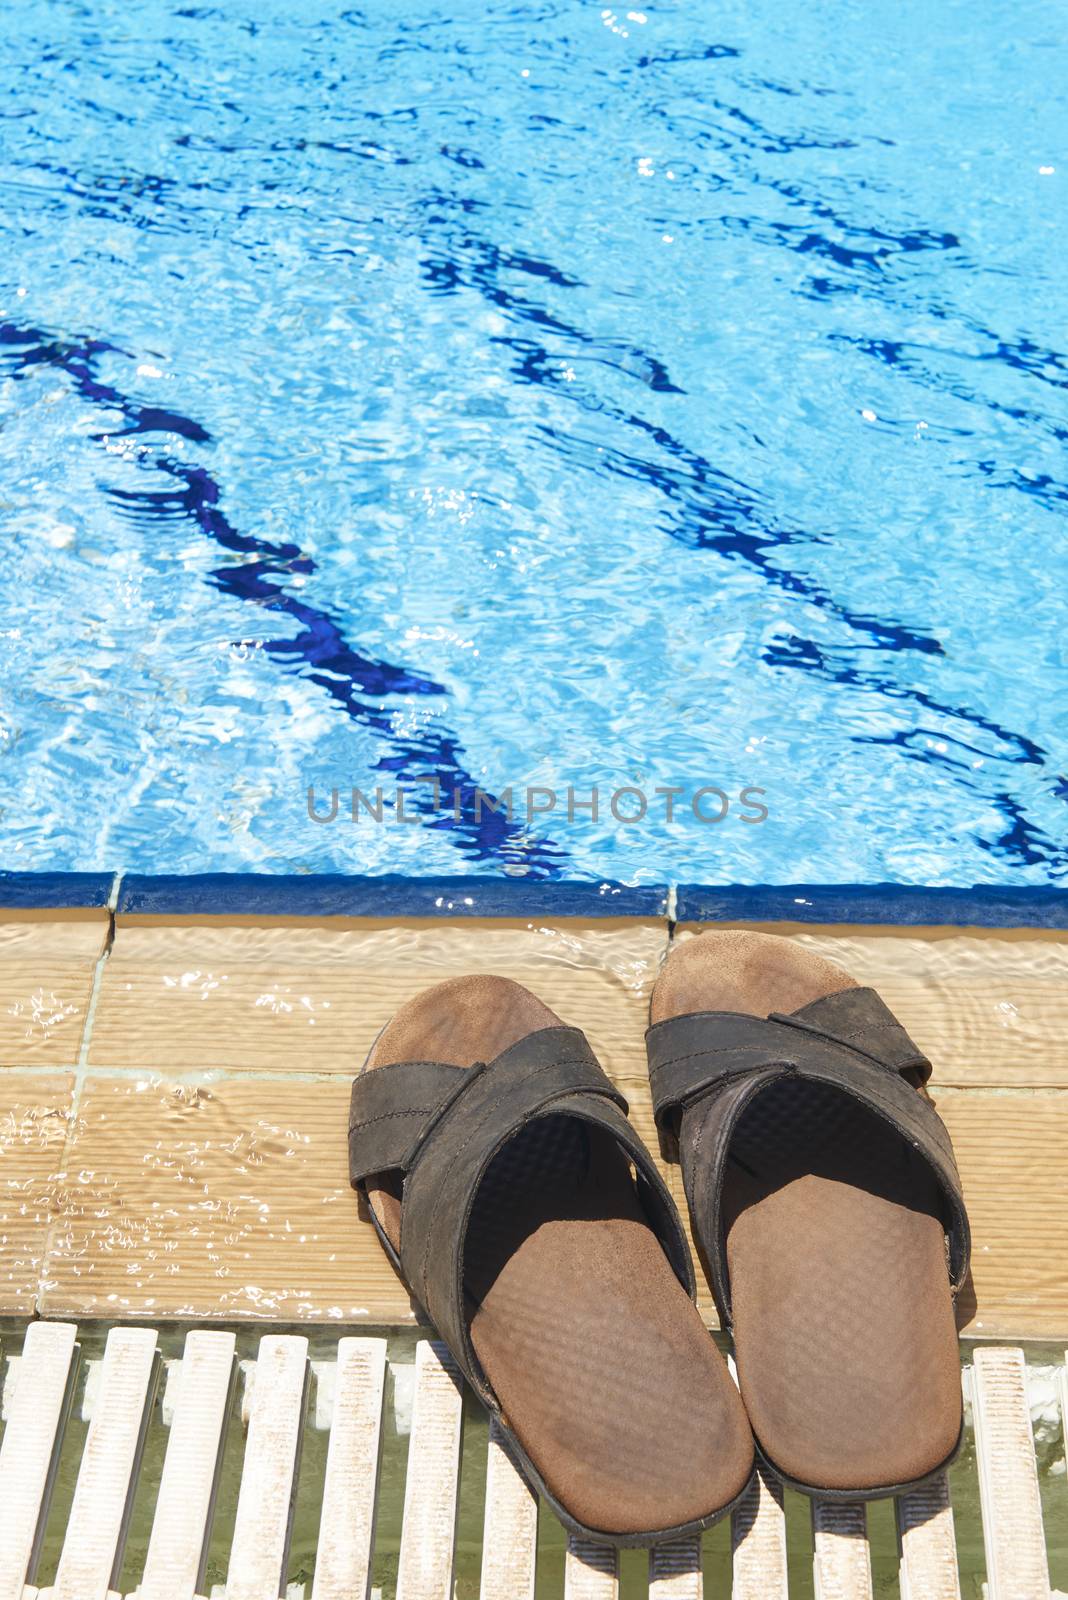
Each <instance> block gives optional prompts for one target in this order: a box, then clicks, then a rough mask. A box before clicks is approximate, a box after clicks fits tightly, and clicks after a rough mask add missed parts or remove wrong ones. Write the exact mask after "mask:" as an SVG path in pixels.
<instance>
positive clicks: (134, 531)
mask: <svg viewBox="0 0 1068 1600" xmlns="http://www.w3.org/2000/svg"><path fill="white" fill-rule="evenodd" d="M0 35H2V38H3V49H2V50H0V125H2V130H3V131H2V134H0V186H2V187H0V195H2V202H0V228H2V231H3V248H2V252H0V368H2V371H0V395H2V400H0V473H2V489H0V494H2V497H3V504H4V518H3V526H4V532H5V535H6V539H5V552H6V573H5V577H6V581H5V583H4V585H3V591H2V597H0V608H2V620H0V635H2V639H3V658H4V672H3V678H2V685H0V756H2V759H0V805H2V807H3V815H2V819H0V827H2V837H3V840H4V851H3V862H2V865H3V866H5V867H8V868H18V869H23V870H34V869H54V868H71V869H80V870H90V869H97V868H99V869H107V870H111V869H124V870H130V871H140V872H185V871H202V870H209V869H210V870H220V871H237V870H257V871H262V872H302V873H308V872H326V871H335V872H336V871H342V872H361V873H378V872H385V871H391V872H399V873H405V874H410V875H433V874H457V873H477V874H483V875H485V874H507V875H512V876H527V877H536V878H554V877H567V878H602V877H606V878H611V879H616V880H620V881H623V882H631V883H638V884H641V883H655V882H663V881H673V880H681V881H698V882H706V883H716V882H736V883H791V882H811V883H821V882H823V883H864V882H878V881H884V880H885V881H891V882H898V883H902V884H994V885H1012V886H1019V887H1025V886H1038V885H1049V884H1059V883H1064V882H1065V881H1066V879H1068V780H1066V778H1065V776H1064V773H1065V770H1066V758H1065V753H1064V752H1065V742H1066V741H1065V734H1066V724H1068V660H1066V656H1065V647H1064V641H1065V637H1066V633H1068V630H1066V620H1068V603H1066V598H1065V593H1066V579H1068V555H1066V551H1065V542H1064V541H1065V535H1064V524H1063V515H1064V510H1065V502H1066V500H1068V479H1066V478H1065V474H1064V467H1063V449H1064V442H1065V438H1066V436H1068V403H1066V397H1068V357H1066V355H1065V353H1064V327H1065V313H1066V311H1068V291H1066V289H1065V285H1064V275H1063V270H1062V267H1061V265H1060V264H1061V263H1062V262H1063V260H1064V259H1065V257H1066V253H1068V219H1066V213H1065V206H1064V200H1063V194H1064V188H1063V185H1064V181H1065V173H1066V170H1068V169H1066V167H1065V161H1064V158H1063V146H1064V142H1065V133H1066V131H1068V117H1066V97H1065V91H1064V88H1063V85H1064V84H1065V83H1068V62H1066V59H1065V58H1066V55H1068V49H1066V46H1065V41H1064V38H1063V32H1062V30H1059V29H1058V28H1057V26H1056V21H1055V18H1054V16H1053V14H1052V13H1051V11H1050V10H1049V8H1048V7H1046V6H1042V5H1039V4H1035V3H1024V4H1022V5H1021V6H1019V7H1018V8H1016V9H1015V10H1014V12H1013V17H1012V26H1011V30H1009V31H1008V33H1007V31H1006V26H1005V15H1004V11H1003V8H998V7H995V6H993V5H992V4H990V3H989V0H982V3H980V4H967V5H965V4H960V3H956V4H949V5H947V6H945V7H942V8H939V9H938V10H936V11H934V12H932V11H931V9H930V8H929V7H921V6H920V5H919V4H918V3H916V0H905V3H903V4H902V3H898V4H894V5H890V4H887V3H885V0H881V3H879V4H877V5H875V6H874V7H873V6H870V5H865V6H862V5H860V4H859V3H855V0H837V3H832V4H830V5H829V6H826V7H822V8H820V9H819V10H818V11H817V12H813V10H812V9H811V8H809V7H800V6H789V7H785V8H784V7H782V6H773V5H771V4H769V3H767V0H757V3H755V4H747V5H744V6H743V5H741V4H739V3H737V0H728V3H727V4H725V5H722V6H719V7H717V8H716V9H715V12H714V13H710V12H707V11H702V10H701V8H697V9H696V10H695V9H694V8H692V7H687V6H684V5H681V4H677V5H657V6H654V7H651V8H649V9H648V10H645V9H643V10H641V11H638V10H634V11H627V10H624V9H618V10H617V9H611V10H610V9H601V8H599V7H597V6H591V5H580V4H578V3H577V0H562V3H544V4H533V5H528V6H515V5H493V4H491V5H489V6H486V5H482V4H480V5H477V6H476V5H472V4H468V3H466V0H465V3H461V4H459V5H453V6H450V7H448V8H442V7H438V6H436V5H433V4H422V3H418V4H414V5H412V6H409V7H400V8H398V7H396V6H394V5H390V4H386V3H384V0H371V3H370V4H367V5H364V6H361V7H359V8H347V9H346V8H343V7H342V6H341V5H338V4H333V5H328V4H325V3H322V0H310V3H305V4H302V5H301V6H299V7H296V6H291V5H284V4H280V3H278V0H264V3H257V4H256V5H252V4H249V3H247V0H240V3H237V4H234V5H231V6H227V7H225V8H223V7H214V6H211V5H206V4H205V5H198V4H163V3H161V0H147V3H146V4H144V5H142V6H140V7H138V8H136V11H130V9H129V8H128V7H125V6H119V5H117V4H113V3H107V0H103V3H98V4H80V3H74V0H63V3H56V4H49V5H45V6H42V5H40V4H37V3H32V4H31V3H30V0H12V3H9V4H8V5H7V6H6V7H5V8H4V12H3V17H2V19H0ZM1058 82H1059V83H1061V85H1062V88H1061V90H1057V88H1056V85H1057V83H1058ZM427 778H434V779H436V780H437V788H436V790H435V789H434V787H433V786H432V785H430V784H429V783H427V782H425V781H424V782H418V781H416V780H426V779H427ZM398 788H400V789H401V790H402V791H405V794H404V798H403V800H402V803H401V808H400V809H402V810H403V811H404V817H403V818H402V817H401V816H399V815H398V806H397V801H396V796H397V790H398ZM595 790H596V792H597V800H598V810H597V816H596V818H595V817H594V815H593V814H592V810H591V801H592V798H593V791H595ZM309 791H311V793H310V794H309ZM334 791H336V793H337V810H336V814H333V815H332V813H333V807H334ZM354 791H356V794H355V795H354ZM379 791H381V794H379ZM476 791H477V792H476ZM624 791H629V792H628V793H624ZM668 791H674V793H673V794H672V793H669V792H668ZM757 791H759V792H757ZM480 793H481V795H482V796H483V798H482V799H480ZM509 795H510V796H511V802H512V811H511V815H509V813H508V809H507V804H508V796H509ZM613 801H614V802H615V808H614V812H613ZM669 805H670V807H671V812H672V815H671V819H670V820H669V816H668V810H669ZM494 807H496V809H493V808H494ZM695 807H696V809H695ZM354 808H355V814H356V817H357V819H358V820H356V821H354V820H353V809H354ZM375 811H379V812H381V820H379V819H378V817H377V816H376V815H373V814H372V813H373V812H375ZM312 812H314V817H313V816H312V815H311V814H310V813H312ZM762 812H763V813H766V815H761V813H762ZM316 818H317V819H318V820H316ZM405 818H406V820H405Z"/></svg>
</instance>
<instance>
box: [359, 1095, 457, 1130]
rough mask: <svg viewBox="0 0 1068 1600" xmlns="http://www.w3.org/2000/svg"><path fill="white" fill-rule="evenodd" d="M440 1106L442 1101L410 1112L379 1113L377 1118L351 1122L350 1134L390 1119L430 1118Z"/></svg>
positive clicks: (417, 1107)
mask: <svg viewBox="0 0 1068 1600" xmlns="http://www.w3.org/2000/svg"><path fill="white" fill-rule="evenodd" d="M440 1104H441V1101H440V1100H439V1101H438V1102H437V1104H435V1105H432V1106H412V1107H411V1109H410V1110H409V1111H379V1112H378V1113H377V1115H376V1116H373V1117H364V1118H363V1119H362V1121H360V1122H351V1123H350V1124H349V1132H350V1133H359V1131H360V1129H361V1128H369V1127H370V1126H371V1124H372V1122H387V1121H388V1120H389V1118H390V1117H428V1116H429V1115H430V1113H431V1112H432V1111H436V1110H437V1109H438V1106H440Z"/></svg>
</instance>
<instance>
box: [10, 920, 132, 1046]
mask: <svg viewBox="0 0 1068 1600" xmlns="http://www.w3.org/2000/svg"><path fill="white" fill-rule="evenodd" d="M0 915H2V914H0ZM107 935H108V917H107V913H106V912H104V911H100V912H90V913H86V914H81V915H78V914H76V915H71V916H67V917H63V916H56V917H47V916H35V915H26V916H24V917H22V918H16V917H11V916H10V915H9V918H8V920H2V921H0V1068H2V1067H65V1066H73V1065H74V1064H75V1063H76V1062H77V1060H78V1055H79V1051H80V1049H81V1044H82V1030H83V1028H84V1025H85V1018H86V1013H87V1010H88V1006H89V997H90V994H91V992H92V987H93V975H94V972H95V969H96V964H97V962H98V960H99V958H100V955H101V952H102V951H103V949H104V944H105V941H106V939H107Z"/></svg>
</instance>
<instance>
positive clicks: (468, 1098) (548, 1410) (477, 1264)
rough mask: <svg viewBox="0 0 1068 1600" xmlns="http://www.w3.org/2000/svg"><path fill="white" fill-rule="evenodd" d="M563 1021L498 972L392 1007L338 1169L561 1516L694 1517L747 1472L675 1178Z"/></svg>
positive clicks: (583, 1526) (644, 1537) (648, 1529)
mask: <svg viewBox="0 0 1068 1600" xmlns="http://www.w3.org/2000/svg"><path fill="white" fill-rule="evenodd" d="M625 1112H626V1101H625V1100H624V1099H623V1097H622V1095H621V1094H620V1093H619V1092H618V1090H617V1089H616V1088H615V1087H614V1086H613V1084H612V1083H611V1081H610V1079H608V1078H607V1077H606V1076H605V1074H604V1073H603V1072H602V1070H601V1068H600V1067H599V1066H598V1064H597V1062H596V1060H595V1058H594V1056H593V1053H592V1051H591V1050H590V1047H589V1045H588V1044H587V1042H586V1040H585V1038H584V1036H583V1035H582V1034H581V1033H580V1032H579V1030H578V1029H577V1028H568V1027H565V1026H564V1025H563V1024H562V1023H561V1021H560V1019H559V1018H558V1017H556V1016H555V1015H554V1014H553V1012H551V1011H550V1010H549V1009H548V1007H547V1006H544V1005H543V1004H542V1003H541V1001H540V1000H538V999H537V998H536V997H535V996H534V995H533V994H531V993H530V992H529V991H528V990H527V989H524V988H523V987H522V986H521V985H519V984H517V983H512V982H510V981H509V980H508V979H505V978H494V977H473V978H457V979H452V980H450V981H448V982H446V983H441V984H438V985H436V986H435V987H434V988H432V989H430V990H428V991H426V992H425V993H424V994H422V995H420V996H419V997H418V998H417V999H415V1000H412V1001H411V1002H409V1004H408V1005H406V1006H404V1007H402V1009H401V1010H400V1011H399V1012H398V1013H397V1015H396V1016H395V1017H394V1018H393V1020H392V1022H390V1023H389V1024H388V1025H387V1026H386V1028H384V1029H383V1031H382V1033H381V1034H380V1035H379V1037H378V1039H377V1040H376V1041H375V1045H374V1048H373V1049H372V1051H371V1055H370V1057H369V1058H368V1061H367V1065H366V1068H365V1070H364V1072H363V1073H362V1074H361V1075H360V1077H358V1078H357V1079H356V1082H355V1084H354V1085H353V1093H352V1112H351V1117H350V1132H349V1161H350V1172H351V1177H352V1182H353V1184H354V1185H355V1187H356V1188H357V1189H359V1190H363V1191H364V1192H365V1193H366V1195H367V1199H368V1202H369V1208H370V1216H371V1220H372V1221H373V1222H374V1225H375V1228H376V1229H377V1231H378V1234H379V1237H380V1239H381V1241H382V1243H383V1245H384V1247H385V1249H386V1251H387V1253H388V1254H389V1257H390V1259H391V1261H392V1262H393V1264H394V1266H395V1267H396V1268H397V1270H398V1271H399V1272H400V1273H401V1275H402V1276H403V1278H404V1279H405V1281H406V1283H407V1284H408V1286H409V1288H410V1290H411V1292H412V1294H413V1295H414V1297H415V1299H416V1300H417V1301H418V1302H419V1304H420V1305H421V1306H422V1307H424V1308H425V1310H426V1311H427V1313H428V1314H429V1317H430V1319H431V1321H432V1322H433V1323H434V1325H435V1327H436V1328H437V1330H438V1332H439V1334H440V1335H441V1337H442V1338H443V1339H444V1340H445V1342H446V1344H447V1345H448V1346H449V1348H450V1350H451V1351H452V1353H453V1355H454V1356H455V1358H456V1361H457V1363H458V1365H459V1366H460V1368H461V1370H462V1371H463V1373H464V1374H465V1376H466V1377H467V1379H468V1381H469V1382H470V1384H471V1385H472V1387H473V1388H474V1389H475V1391H476V1393H477V1394H478V1395H479V1396H480V1397H481V1399H482V1400H483V1402H484V1404H485V1405H486V1406H487V1407H488V1408H489V1410H490V1412H491V1413H492V1414H494V1415H495V1416H496V1417H497V1418H498V1420H499V1422H500V1425H501V1428H502V1430H503V1432H504V1435H505V1439H506V1442H507V1443H508V1445H509V1447H510V1449H511V1451H512V1454H513V1455H514V1457H515V1458H516V1460H517V1462H518V1464H519V1465H520V1467H521V1468H522V1469H523V1470H524V1471H525V1473H526V1475H527V1477H528V1479H529V1480H530V1481H531V1482H532V1483H533V1485H534V1486H535V1487H536V1488H537V1489H538V1490H540V1491H541V1492H542V1493H543V1494H544V1495H545V1497H546V1498H547V1499H548V1500H549V1502H550V1504H551V1505H552V1506H553V1508H554V1510H555V1511H556V1512H557V1514H558V1516H559V1517H560V1519H561V1521H562V1522H564V1524H565V1525H566V1526H567V1527H568V1528H570V1529H571V1530H572V1531H573V1532H576V1533H579V1534H582V1535H584V1536H586V1537H588V1538H593V1539H600V1540H603V1541H605V1542H608V1543H611V1544H615V1545H638V1544H650V1543H654V1542H656V1541H658V1540H661V1539H671V1538H677V1537H679V1536H680V1535H682V1534H685V1533H691V1532H697V1531H698V1530H700V1529H701V1528H704V1527H707V1526H709V1525H710V1524H711V1523H712V1522H714V1521H716V1520H717V1518H719V1517H720V1516H722V1515H723V1514H724V1513H725V1512H726V1511H728V1510H729V1509H730V1507H731V1506H732V1504H733V1503H734V1502H735V1501H736V1499H737V1498H738V1497H739V1495H740V1494H741V1493H742V1492H743V1491H744V1489H745V1487H746V1485H747V1483H748V1481H749V1478H750V1476H751V1474H752V1470H753V1460H754V1452H753V1440H752V1434H751V1432H750V1429H749V1424H748V1422H747V1420H746V1416H745V1411H744V1408H743V1406H742V1403H741V1399H740V1397H739V1395H738V1392H737V1390H736V1388H735V1386H734V1384H733V1383H732V1381H731V1378H730V1375H729V1373H728V1371H727V1367H726V1363H725V1362H724V1361H723V1358H722V1357H721V1356H720V1354H719V1351H718V1350H717V1349H716V1347H715V1345H714V1343H713V1342H712V1340H711V1338H710V1337H709V1335H708V1332H707V1330H706V1328H705V1327H704V1325H703V1323H702V1321H701V1318H700V1316H699V1314H698V1312H697V1309H696V1307H695V1306H694V1304H693V1301H692V1295H693V1290H694V1282H693V1270H692V1267H691V1265H690V1259H689V1252H688V1250H687V1246H686V1241H685V1236H684V1234H683V1231H682V1225H681V1223H680V1221H679V1218H678V1214H677V1212H676V1210H675V1207H674V1204H673V1202H672V1200H671V1197H670V1194H669V1193H668V1190H667V1188H666V1187H665V1185H664V1183H663V1180H662V1179H661V1177H660V1175H659V1173H658V1171H657V1168H656V1166H655V1165H654V1163H653V1160H652V1158H651V1157H650V1155H649V1153H648V1151H647V1150H646V1149H645V1147H644V1145H643V1144H642V1143H641V1141H640V1140H639V1138H638V1137H637V1135H636V1133H635V1132H634V1130H633V1128H632V1127H631V1125H630V1123H629V1122H628V1121H627V1119H626V1115H625Z"/></svg>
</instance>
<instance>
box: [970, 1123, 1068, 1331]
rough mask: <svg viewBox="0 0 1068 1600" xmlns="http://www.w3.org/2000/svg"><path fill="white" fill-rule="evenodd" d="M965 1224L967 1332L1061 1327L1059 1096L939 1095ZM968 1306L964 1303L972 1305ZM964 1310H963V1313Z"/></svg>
mask: <svg viewBox="0 0 1068 1600" xmlns="http://www.w3.org/2000/svg"><path fill="white" fill-rule="evenodd" d="M938 1109H939V1112H940V1114H941V1115H942V1116H943V1117H944V1119H945V1121H946V1124H947V1125H948V1127H949V1131H950V1134H951V1135H952V1138H953V1146H954V1149H955V1151H956V1155H957V1164H958V1166H959V1168H960V1174H961V1179H962V1180H963V1183H964V1195H965V1199H966V1200H967V1202H968V1212H969V1218H970V1221H971V1226H972V1239H973V1247H972V1279H973V1284H972V1289H971V1292H969V1291H968V1290H967V1289H966V1290H965V1291H964V1293H963V1294H962V1296H961V1306H960V1309H961V1311H962V1313H964V1315H965V1316H966V1317H967V1323H966V1330H967V1332H968V1333H971V1334H976V1335H979V1336H981V1337H983V1338H989V1337H993V1336H996V1337H998V1338H1001V1337H1011V1338H1014V1339H1015V1338H1039V1337H1057V1338H1060V1337H1062V1336H1063V1335H1064V1334H1065V1333H1068V1228H1066V1225H1065V1201H1066V1197H1068V1095H1066V1094H1058V1093H1054V1094H1011V1093H1006V1094H989V1095H968V1094H959V1093H955V1094H950V1093H947V1094H944V1095H942V1096H941V1097H940V1098H939V1102H938ZM973 1304H974V1309H972V1306H973ZM969 1312H970V1315H969Z"/></svg>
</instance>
